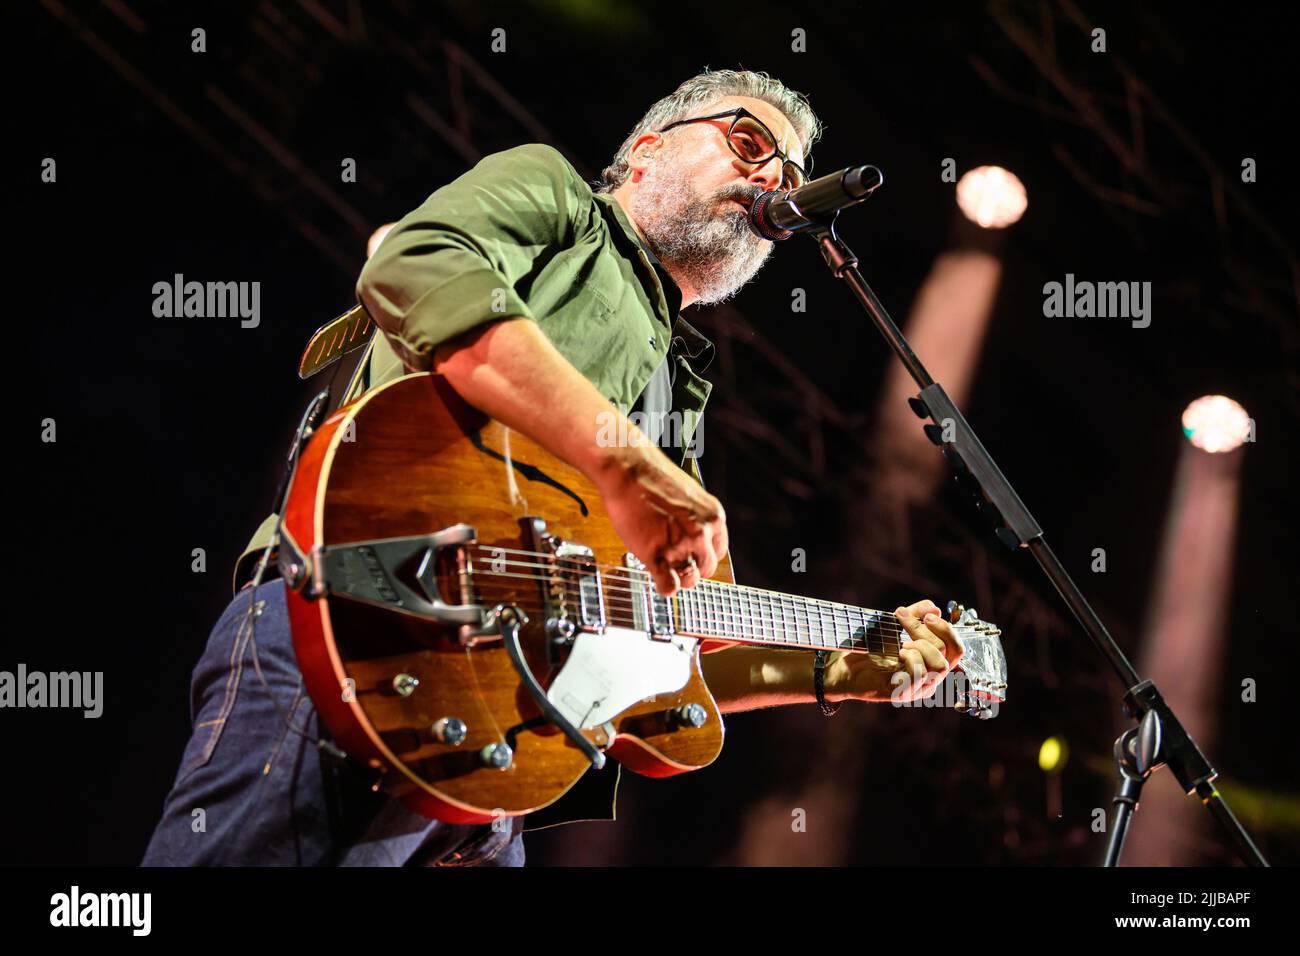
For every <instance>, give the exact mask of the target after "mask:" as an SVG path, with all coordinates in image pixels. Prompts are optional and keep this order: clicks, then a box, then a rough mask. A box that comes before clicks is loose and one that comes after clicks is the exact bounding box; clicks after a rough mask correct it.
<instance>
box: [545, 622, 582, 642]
mask: <svg viewBox="0 0 1300 956" xmlns="http://www.w3.org/2000/svg"><path fill="white" fill-rule="evenodd" d="M576 630H577V628H576V627H575V626H574V624H573V621H572V620H570V619H569V618H567V617H553V618H551V619H550V620H548V621H547V622H546V633H547V634H549V635H550V637H551V640H552V641H553V642H554V643H556V644H570V643H572V642H573V632H574V631H576Z"/></svg>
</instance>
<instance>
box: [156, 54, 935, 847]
mask: <svg viewBox="0 0 1300 956" xmlns="http://www.w3.org/2000/svg"><path fill="white" fill-rule="evenodd" d="M820 129H821V125H820V122H819V121H818V119H817V117H816V116H815V114H813V112H812V109H811V107H810V106H809V105H808V103H807V101H806V100H805V98H804V97H802V96H800V95H799V94H797V93H793V92H791V91H790V90H788V89H786V87H785V86H783V85H782V84H781V83H780V82H778V81H777V80H774V79H772V78H771V77H768V76H766V75H765V74H758V73H751V72H733V71H718V72H705V73H703V74H701V75H699V76H696V77H693V78H692V79H690V80H687V81H686V82H685V83H683V84H682V85H681V86H680V87H678V89H677V90H676V91H674V92H673V93H672V94H671V95H670V96H667V97H665V98H664V99H662V100H660V101H659V102H658V103H656V104H655V105H654V106H653V107H651V109H650V111H649V112H648V113H647V114H646V115H645V116H644V117H642V119H641V121H640V122H639V123H638V124H637V126H636V127H635V128H634V129H633V131H632V133H631V134H630V135H629V136H628V137H627V139H626V140H625V141H624V143H623V145H622V147H621V148H620V149H619V151H618V153H617V155H616V156H615V159H614V162H613V163H612V164H611V165H610V166H609V167H607V168H606V169H605V170H604V171H603V174H602V178H601V182H600V183H598V184H596V188H595V189H594V190H593V188H592V186H591V185H589V184H588V183H586V182H584V181H583V180H582V178H581V177H580V176H579V175H578V174H577V172H576V171H575V170H574V168H573V166H572V165H571V164H570V163H569V162H568V161H567V160H566V159H565V158H564V157H563V156H561V155H560V154H559V153H558V152H557V151H556V150H554V149H553V148H551V147H549V146H544V145H541V144H528V145H525V146H519V147H516V148H514V149H509V150H505V151H504V152H500V153H495V154H493V155H491V156H487V157H485V158H484V159H483V160H482V161H480V162H479V163H478V165H476V166H475V167H474V168H473V169H472V170H470V171H469V172H467V173H465V174H464V175H463V176H461V177H459V178H458V179H456V180H455V181H454V182H451V183H449V184H447V185H445V186H443V187H442V188H441V189H439V190H437V191H436V192H435V193H433V194H432V195H431V196H430V197H429V198H428V199H427V200H425V202H424V203H423V204H422V205H421V206H419V208H417V209H415V210H413V211H412V212H411V213H409V214H408V215H407V216H405V217H404V218H403V219H402V220H400V221H399V222H398V223H396V224H395V225H394V226H393V227H392V229H390V230H389V231H388V233H387V234H386V235H385V237H384V238H383V241H382V242H380V244H379V245H378V247H377V248H376V249H375V251H374V254H373V256H372V257H371V259H370V260H369V262H368V263H367V264H366V266H365V268H364V269H363V270H362V272H361V276H360V279H359V280H358V282H357V296H358V299H359V301H360V302H361V304H362V305H363V306H364V308H365V311H366V313H367V314H368V315H369V317H370V318H371V319H373V321H374V322H375V324H376V326H378V329H379V332H378V333H376V334H375V335H374V336H373V337H372V339H371V341H370V345H369V349H368V351H367V353H366V355H365V356H364V357H363V360H362V363H361V365H360V366H359V370H358V374H357V375H356V377H355V379H354V382H353V386H352V387H351V388H350V389H349V390H348V393H347V394H346V395H345V396H344V402H345V403H346V402H349V401H352V400H353V399H354V398H356V397H357V396H358V395H359V394H361V393H362V392H364V391H365V390H367V389H373V388H376V387H378V386H381V385H384V384H386V383H387V382H390V381H393V380H394V379H396V378H398V377H400V376H401V375H404V374H407V373H408V372H411V371H434V372H437V373H439V374H441V375H442V376H443V377H444V378H445V379H446V381H447V383H448V384H449V385H450V386H451V387H452V388H453V389H454V390H455V391H456V392H457V393H459V394H460V396H461V397H463V398H464V399H465V400H466V401H467V402H468V403H469V404H471V405H473V406H475V407H477V408H478V409H480V410H481V411H483V412H484V413H486V414H487V415H489V416H491V417H492V418H495V419H496V420H497V421H499V422H501V423H502V424H504V425H506V426H507V427H509V428H511V429H513V430H515V431H519V432H522V433H523V434H525V435H527V436H528V437H529V438H531V439H533V440H534V441H535V442H537V443H538V444H539V445H540V446H542V447H543V448H545V449H546V450H547V451H549V452H551V453H552V454H554V455H556V456H557V457H559V458H561V459H563V460H564V461H566V462H568V463H569V464H571V465H573V466H574V467H575V468H577V469H579V470H580V471H581V472H583V474H585V475H586V476H587V477H588V478H589V479H590V480H591V481H592V483H593V484H594V485H595V487H596V488H597V489H598V490H599V492H600V494H601V498H602V499H603V503H604V506H605V510H606V512H607V513H608V515H609V517H610V519H611V522H612V524H613V526H614V528H615V530H617V531H618V533H619V535H620V537H621V538H622V539H623V541H624V542H625V543H626V544H627V547H628V550H629V551H631V552H632V553H633V554H635V555H636V556H637V557H638V558H640V559H641V561H643V562H644V564H645V566H646V569H647V570H648V571H649V572H650V573H651V574H652V576H653V578H654V582H655V587H656V589H657V590H658V591H659V593H660V594H662V595H665V596H669V595H672V594H674V593H676V591H677V590H678V588H692V587H695V586H696V585H698V584H699V582H700V581H701V580H702V579H703V578H705V577H708V576H710V575H712V574H713V573H714V572H715V570H716V569H717V566H718V562H719V561H720V560H721V559H722V558H723V557H725V555H726V553H727V525H726V516H725V513H724V511H723V507H722V504H721V502H719V501H718V499H717V498H715V497H714V496H713V495H711V494H709V493H708V492H707V491H705V490H704V487H703V485H702V483H701V482H700V480H699V470H698V467H697V466H696V462H695V460H694V458H693V457H691V456H690V455H688V453H687V452H688V450H689V447H690V442H691V439H692V437H693V435H694V434H695V432H696V431H697V430H698V426H699V421H700V416H701V414H702V413H703V411H704V405H705V402H706V401H707V399H708V395H709V391H710V389H711V387H712V386H711V384H710V383H709V382H708V381H707V380H705V379H704V378H703V377H702V376H701V374H700V373H701V372H702V371H703V370H704V368H705V367H706V366H707V364H708V362H709V358H710V357H711V354H712V352H713V346H712V344H711V343H710V342H709V341H708V340H707V339H706V338H704V336H702V335H700V333H699V332H697V331H696V330H695V329H693V328H692V327H691V326H690V325H689V324H688V323H686V322H685V320H683V319H681V318H680V317H679V316H678V312H679V311H680V310H681V309H682V308H684V307H685V306H688V305H707V304H712V303H718V302H723V301H725V300H727V299H729V298H730V297H732V296H733V295H735V294H736V292H737V291H738V290H739V289H740V288H741V287H742V286H743V285H744V284H745V283H746V282H748V281H749V280H750V279H751V278H753V277H754V275H755V274H756V273H757V272H758V270H759V268H760V267H761V266H762V264H763V262H764V261H765V260H766V259H767V256H768V255H769V254H770V252H771V243H770V242H767V241H766V240H763V239H761V238H759V237H758V236H757V235H756V234H755V233H754V232H752V231H751V230H750V228H749V225H748V216H747V210H748V207H749V205H750V203H752V201H753V200H754V198H755V197H757V196H758V195H760V194H761V193H763V192H767V191H771V190H777V189H792V188H795V187H797V186H799V185H801V184H802V183H803V182H805V181H806V180H807V173H806V160H805V157H806V156H807V152H808V149H809V148H810V147H811V145H812V144H813V142H815V141H816V139H817V138H818V136H819V135H820ZM611 403H613V406H614V409H615V411H614V413H613V414H615V415H616V416H620V417H623V416H626V415H628V414H630V413H632V412H634V411H639V412H643V413H645V416H644V419H645V420H646V421H648V422H656V421H659V420H660V419H661V416H662V415H663V414H664V413H669V414H674V415H677V416H678V419H679V420H680V421H682V422H683V425H682V427H681V428H680V429H677V430H676V431H675V432H674V434H672V435H671V436H664V435H661V434H659V432H660V431H661V429H660V428H658V427H657V426H652V427H650V428H649V433H645V432H643V431H642V430H641V429H638V428H637V427H636V425H635V424H632V423H631V422H629V421H626V420H623V421H620V422H619V426H620V427H619V428H618V429H617V430H616V431H617V433H618V434H619V435H621V436H626V439H625V440H620V441H617V442H608V441H601V440H600V438H599V436H600V435H601V434H602V432H603V431H604V427H603V423H604V422H606V421H607V420H608V418H609V416H610V415H611V409H610V404H611ZM663 437H670V438H671V440H669V441H661V438H663ZM688 468H689V473H688V471H687V470H686V469H688ZM275 526H276V516H275V515H271V516H269V517H268V518H267V519H266V520H265V521H264V522H263V524H262V527H261V528H259V529H258V531H257V533H256V534H255V535H254V537H253V540H252V541H251V542H250V544H249V546H248V548H247V549H246V550H245V553H244V555H242V556H241V558H240V560H239V562H238V563H237V565H236V570H235V581H234V584H235V588H236V590H237V591H238V592H239V593H237V594H236V596H235V599H234V601H232V602H231V604H230V606H229V607H228V608H227V609H226V612H225V613H224V614H223V615H222V618H221V620H220V621H218V623H217V626H216V627H215V628H214V630H213V632H212V635H211V637H210V639H209V642H208V648H207V651H206V652H205V653H204V655H203V658H202V660H200V662H199V665H198V667H197V668H196V669H195V672H194V682H193V691H192V700H193V702H194V703H193V713H192V718H193V725H194V733H193V736H192V737H191V739H190V743H189V746H188V747H187V749H186V754H185V757H184V758H183V760H182V764H181V769H180V772H179V773H178V775H177V779H176V783H175V785H174V786H173V789H172V792H171V794H170V795H169V796H168V798H167V803H166V806H165V808H164V813H163V819H162V821H161V822H160V823H159V824H158V827H157V829H156V830H155V833H154V837H153V841H152V842H151V844H150V846H149V850H148V852H147V854H146V857H145V862H146V863H149V864H164V865H166V864H173V865H174V864H194V863H199V864H207V863H254V864H326V865H328V864H339V865H349V864H359V865H375V864H394V865H444V866H445V865H456V866H465V865H471V864H491V865H497V866H500V865H522V863H523V860H524V852H523V845H522V838H521V833H522V832H523V830H524V829H538V828H541V827H544V826H553V825H557V824H561V823H568V822H574V821H577V820H590V819H613V817H614V813H613V794H614V790H615V788H616V787H617V781H618V774H619V771H618V770H617V769H613V770H611V769H610V766H611V765H612V764H611V765H607V766H606V768H605V769H603V770H601V771H591V772H589V773H587V774H586V775H585V776H584V777H583V778H582V779H581V780H580V781H579V782H578V784H576V785H575V786H574V787H573V788H572V789H571V790H570V791H569V792H568V793H566V794H565V795H564V796H563V797H562V798H560V799H559V800H558V801H556V802H555V803H553V804H551V805H550V806H548V807H544V808H540V809H539V810H538V811H537V812H534V813H531V814H528V815H527V816H526V817H515V818H509V819H505V820H503V821H498V823H504V824H505V825H504V826H499V825H488V824H483V825H452V824H446V823H442V822H440V821H436V820H428V819H425V818H423V817H419V816H417V815H415V814H414V813H412V812H410V811H408V810H407V809H405V807H404V806H403V805H401V804H400V803H398V802H397V801H395V800H393V799H391V798H389V797H388V796H387V795H385V794H384V793H382V792H373V791H372V790H371V788H370V787H369V783H370V779H371V778H369V777H368V776H365V775H364V774H363V773H358V772H357V770H356V768H352V767H351V766H350V765H348V764H346V763H339V762H336V761H333V760H332V759H330V758H329V757H328V753H329V752H330V748H329V747H328V746H326V747H320V746H316V747H313V746H311V745H312V744H316V743H317V742H318V740H319V739H320V738H321V737H322V736H323V735H324V734H325V731H324V730H323V729H322V727H321V726H320V724H319V721H318V719H317V714H316V712H315V709H314V707H313V705H312V702H311V700H310V699H309V698H307V697H306V696H305V694H304V693H303V688H302V681H301V674H300V673H299V671H298V668H297V664H296V661H295V659H294V653H293V646H292V639H291V635H290V633H289V626H288V619H287V612H286V610H285V594H284V591H285V586H284V584H283V582H281V581H270V582H266V581H265V578H263V580H261V581H257V580H248V578H249V576H250V571H251V569H252V568H253V567H254V566H256V565H258V564H259V562H258V559H259V558H263V557H269V556H270V555H269V551H270V549H271V548H272V546H273V543H274V538H273V534H274V530H275ZM262 566H264V567H269V568H271V569H274V568H275V562H274V560H270V561H269V563H264V564H263V565H262ZM895 613H896V616H897V617H898V619H899V621H900V622H901V623H902V625H903V626H904V627H905V628H906V629H907V630H908V632H909V634H910V635H911V637H912V640H911V641H907V642H904V644H903V645H902V646H903V650H902V651H901V653H900V658H901V661H900V664H901V666H900V667H899V668H898V669H897V670H898V671H900V672H903V671H905V672H906V673H907V676H908V678H909V679H910V680H911V682H912V686H914V687H915V688H916V692H915V694H916V696H918V697H925V696H929V695H932V694H933V693H934V689H935V687H937V686H938V684H939V683H941V682H942V678H943V676H944V675H946V674H947V673H948V671H949V670H950V668H951V666H952V664H954V663H955V662H956V660H957V658H958V657H959V656H960V653H961V651H960V646H959V644H958V642H957V639H956V636H955V634H954V632H953V631H952V629H951V628H950V627H949V625H948V624H947V623H946V622H944V621H943V620H942V617H941V615H940V614H939V610H938V608H937V607H936V606H935V605H934V603H933V602H931V601H921V602H918V603H916V604H913V605H912V606H911V607H908V608H899V609H898V610H897V611H896V612H895ZM252 635H255V636H252ZM254 655H256V657H255V660H256V661H258V662H259V664H258V667H253V666H252V665H251V663H250V664H249V666H245V660H246V659H247V658H254ZM823 663H824V664H825V666H824V668H823V671H824V686H823V687H822V688H820V689H816V690H815V685H814V674H813V668H812V664H811V659H810V657H809V656H808V655H805V654H802V653H800V652H798V651H783V650H775V649H771V648H763V647H730V648H726V649H722V650H717V651H715V652H713V653H709V654H706V655H704V656H703V657H702V658H701V666H702V668H703V672H704V677H705V680H706V682H707V683H708V686H709V689H710V690H711V691H712V693H713V696H714V698H715V700H716V701H717V703H718V706H719V708H720V709H721V710H722V711H723V712H734V711H739V710H752V709H755V708H759V707H770V706H775V705H785V704H796V703H812V702H814V701H816V702H818V703H819V704H820V705H821V706H822V708H823V710H825V711H827V712H828V713H833V708H834V707H835V706H837V702H839V701H844V700H850V699H853V700H872V701H881V702H887V701H890V700H891V696H892V697H895V698H896V697H897V694H896V693H894V691H895V683H894V681H893V680H892V678H893V676H894V673H895V670H894V669H892V668H887V667H885V665H883V664H878V663H877V662H876V660H875V659H873V656H872V655H868V654H844V653H839V652H837V653H833V654H830V655H828V656H827V657H826V658H824V659H823ZM254 673H255V674H257V676H258V678H261V677H263V676H265V678H266V686H265V687H263V686H261V685H260V683H259V681H257V680H253V679H252V677H251V675H253V674H254ZM923 678H924V679H923ZM932 678H933V679H932ZM268 691H269V694H268ZM272 698H274V699H272ZM286 714H287V716H288V720H289V721H290V723H289V724H288V725H287V726H286V722H285V715H286ZM612 766H616V765H612ZM525 821H526V826H525Z"/></svg>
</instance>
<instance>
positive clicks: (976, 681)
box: [948, 601, 1007, 720]
mask: <svg viewBox="0 0 1300 956" xmlns="http://www.w3.org/2000/svg"><path fill="white" fill-rule="evenodd" d="M948 621H949V623H950V624H952V626H953V630H954V631H956V632H957V637H958V638H959V639H960V640H961V643H962V647H964V648H965V653H964V654H962V658H961V660H960V661H958V662H957V666H956V667H954V668H953V676H952V677H950V678H949V679H950V680H952V681H953V682H954V686H955V689H956V691H957V704H956V709H957V710H959V711H961V712H962V713H964V714H969V715H970V716H972V717H978V718H980V719H981V720H988V719H989V718H990V717H996V716H997V715H998V706H999V705H1000V704H1002V702H1003V701H1005V700H1006V699H1007V659H1006V655H1005V654H1003V653H1002V641H1001V640H1000V638H1001V636H1002V631H1001V629H999V628H998V627H997V625H995V624H990V623H988V622H987V621H981V620H980V617H979V613H978V612H977V611H976V610H975V609H974V608H964V607H962V606H961V605H960V604H958V603H957V602H956V601H949V602H948Z"/></svg>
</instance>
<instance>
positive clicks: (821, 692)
mask: <svg viewBox="0 0 1300 956" xmlns="http://www.w3.org/2000/svg"><path fill="white" fill-rule="evenodd" d="M828 656H829V654H828V652H827V651H818V652H817V653H816V654H815V655H813V691H814V692H815V693H816V694H817V706H819V707H820V708H821V709H822V713H823V714H825V715H826V716H827V717H834V716H835V712H836V711H838V710H839V709H840V705H839V704H832V703H830V702H829V701H828V700H827V699H826V670H825V669H826V658H827V657H828Z"/></svg>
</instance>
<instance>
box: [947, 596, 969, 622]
mask: <svg viewBox="0 0 1300 956" xmlns="http://www.w3.org/2000/svg"><path fill="white" fill-rule="evenodd" d="M944 610H945V611H947V612H948V623H949V624H956V623H957V621H958V619H960V618H961V616H962V613H963V612H964V611H965V610H966V609H965V608H964V607H962V606H961V605H960V604H958V603H957V602H956V601H949V602H948V604H947V606H946V607H945V608H944Z"/></svg>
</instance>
